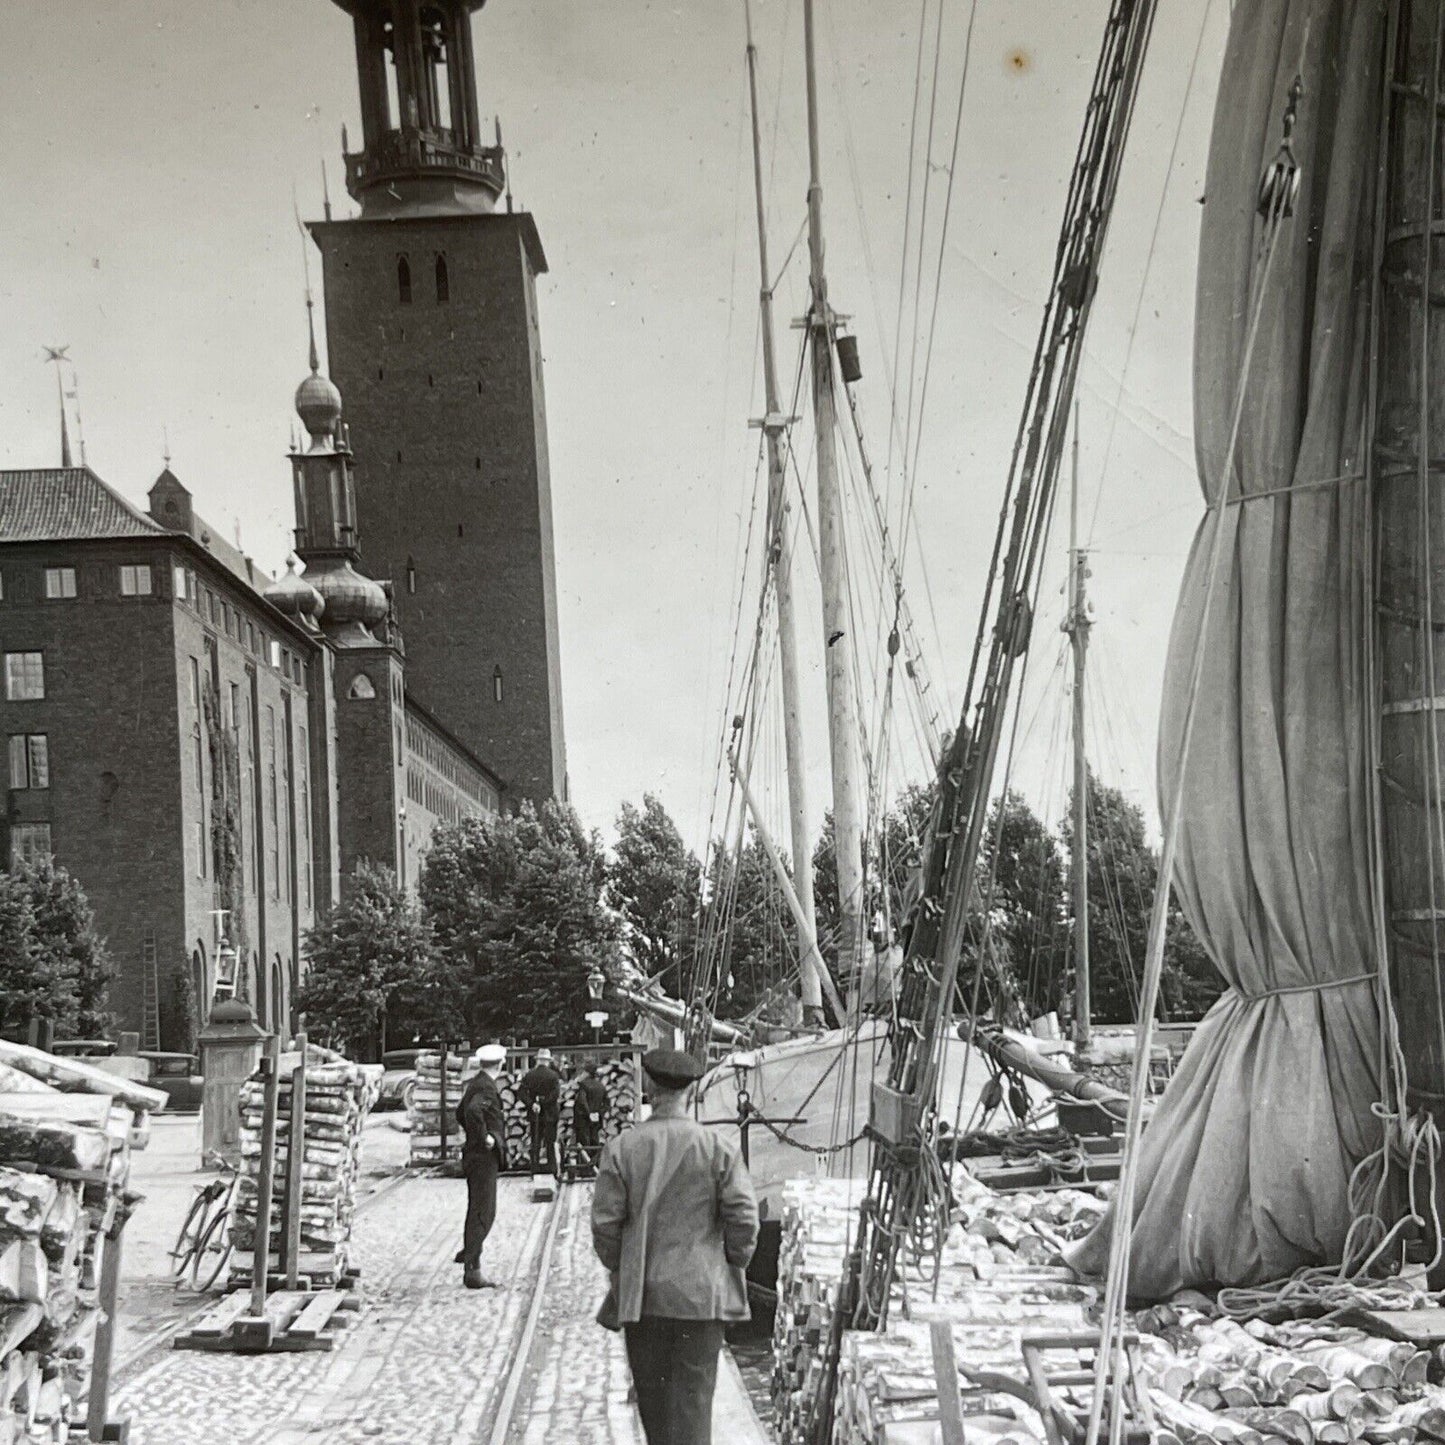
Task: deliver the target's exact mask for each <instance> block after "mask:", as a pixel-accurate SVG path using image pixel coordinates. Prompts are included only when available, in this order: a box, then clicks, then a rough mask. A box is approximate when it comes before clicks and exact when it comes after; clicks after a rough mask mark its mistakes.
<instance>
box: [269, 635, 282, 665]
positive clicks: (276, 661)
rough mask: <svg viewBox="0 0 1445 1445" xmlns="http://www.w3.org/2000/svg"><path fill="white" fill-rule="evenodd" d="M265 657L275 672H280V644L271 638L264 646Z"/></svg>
mask: <svg viewBox="0 0 1445 1445" xmlns="http://www.w3.org/2000/svg"><path fill="white" fill-rule="evenodd" d="M266 655H267V656H268V657H269V658H270V660H271V666H272V667H274V668H275V669H276V671H277V672H280V671H281V644H280V643H279V642H277V641H276V639H275V638H274V637H273V638H271V640H270V641H269V642H268V643H267V645H266Z"/></svg>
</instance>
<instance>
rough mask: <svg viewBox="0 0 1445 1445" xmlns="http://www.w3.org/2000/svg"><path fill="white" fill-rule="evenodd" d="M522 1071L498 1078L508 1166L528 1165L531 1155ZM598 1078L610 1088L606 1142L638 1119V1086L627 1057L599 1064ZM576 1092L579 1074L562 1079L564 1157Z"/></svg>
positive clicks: (560, 1147) (560, 1149) (561, 1152)
mask: <svg viewBox="0 0 1445 1445" xmlns="http://www.w3.org/2000/svg"><path fill="white" fill-rule="evenodd" d="M522 1078H523V1073H522V1071H517V1072H515V1073H507V1074H503V1075H501V1076H500V1077H499V1078H498V1079H497V1087H498V1089H499V1090H500V1091H501V1095H502V1107H503V1109H505V1110H506V1119H507V1139H506V1157H507V1168H509V1169H525V1168H527V1167H529V1165H530V1163H531V1158H532V1116H531V1113H530V1112H529V1111H528V1109H527V1105H526V1104H525V1103H524V1102H523V1100H522V1096H521V1094H520V1092H519V1090H520V1086H521V1083H522ZM597 1078H598V1080H599V1081H600V1082H601V1084H602V1086H603V1088H605V1089H606V1090H607V1108H606V1109H605V1110H604V1111H603V1114H602V1142H603V1143H604V1144H605V1143H606V1142H607V1140H609V1139H611V1138H612V1137H613V1135H615V1134H620V1133H621V1132H622V1131H623V1130H624V1129H626V1128H628V1127H629V1126H630V1125H631V1124H632V1123H633V1122H634V1121H635V1119H636V1114H637V1086H636V1080H635V1076H634V1073H633V1068H632V1065H631V1063H630V1062H628V1061H627V1060H626V1059H609V1060H608V1061H607V1062H606V1063H603V1064H600V1065H598V1067H597ZM576 1095H577V1076H576V1075H572V1076H569V1077H568V1078H565V1079H563V1080H562V1097H561V1113H560V1116H559V1119H558V1124H557V1151H558V1157H559V1158H561V1159H565V1158H566V1157H567V1154H568V1152H569V1151H570V1150H571V1148H572V1144H573V1139H574V1130H573V1101H574V1100H575V1098H576Z"/></svg>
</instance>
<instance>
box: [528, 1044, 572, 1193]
mask: <svg viewBox="0 0 1445 1445" xmlns="http://www.w3.org/2000/svg"><path fill="white" fill-rule="evenodd" d="M517 1093H518V1094H519V1095H520V1096H521V1099H522V1103H523V1104H525V1105H526V1108H527V1113H528V1114H529V1115H530V1117H531V1120H532V1173H533V1174H540V1173H541V1172H542V1161H543V1158H544V1156H545V1158H546V1162H547V1168H548V1169H550V1170H551V1172H552V1174H553V1176H554V1177H555V1178H557V1179H561V1177H562V1166H561V1165H560V1164H559V1163H558V1162H557V1123H558V1120H559V1119H560V1118H561V1116H562V1076H561V1074H559V1073H558V1072H557V1071H556V1069H554V1068H553V1067H552V1051H551V1050H550V1049H538V1050H537V1062H536V1063H535V1064H533V1066H532V1067H531V1068H530V1069H528V1070H527V1072H526V1073H525V1074H523V1075H522V1082H521V1083H520V1084H519V1085H518V1086H517Z"/></svg>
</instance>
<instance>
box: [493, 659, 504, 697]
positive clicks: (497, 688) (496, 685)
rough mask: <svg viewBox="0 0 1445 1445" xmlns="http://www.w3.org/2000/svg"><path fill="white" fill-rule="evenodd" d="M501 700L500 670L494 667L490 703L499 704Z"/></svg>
mask: <svg viewBox="0 0 1445 1445" xmlns="http://www.w3.org/2000/svg"><path fill="white" fill-rule="evenodd" d="M501 700H502V669H501V668H500V667H494V668H493V669H492V701H493V702H501Z"/></svg>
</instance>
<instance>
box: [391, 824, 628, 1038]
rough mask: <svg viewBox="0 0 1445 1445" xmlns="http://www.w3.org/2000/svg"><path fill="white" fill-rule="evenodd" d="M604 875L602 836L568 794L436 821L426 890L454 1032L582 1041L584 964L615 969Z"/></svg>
mask: <svg viewBox="0 0 1445 1445" xmlns="http://www.w3.org/2000/svg"><path fill="white" fill-rule="evenodd" d="M606 880H607V860H606V856H605V854H604V853H603V850H602V843H601V840H600V839H599V838H598V836H597V835H596V833H589V832H588V831H587V830H586V829H584V828H583V826H582V824H581V822H580V821H579V820H578V817H577V815H576V813H574V812H573V811H572V809H571V808H570V807H568V806H566V805H565V804H561V803H557V802H554V801H551V800H549V801H547V802H546V803H544V804H543V805H542V808H541V809H540V811H539V810H537V809H535V808H533V807H532V806H531V805H530V804H524V805H523V806H522V809H521V811H520V812H519V813H516V814H514V815H510V816H506V817H487V818H466V819H463V820H461V821H460V822H458V823H455V824H451V825H449V826H447V827H443V828H439V829H438V830H437V831H436V833H435V834H434V835H433V837H432V846H431V850H430V852H429V853H428V854H427V861H426V863H425V865H424V866H423V869H422V874H421V879H420V883H419V892H420V897H421V904H422V909H423V912H424V914H425V916H426V918H427V920H428V922H429V924H430V927H431V930H432V937H433V940H434V947H435V950H436V959H437V966H436V970H435V973H434V975H433V978H434V991H435V997H436V999H437V1006H438V1008H439V1010H441V1011H442V1012H443V1013H444V1015H445V1018H446V1021H447V1023H448V1026H449V1030H450V1031H451V1032H452V1033H453V1036H455V1037H485V1036H487V1035H496V1034H503V1033H513V1034H521V1035H526V1036H529V1037H546V1038H553V1039H562V1040H564V1041H567V1040H576V1041H578V1042H583V1041H585V1039H586V1037H587V1034H588V1031H587V1027H586V1020H585V1018H584V1015H585V1014H586V1012H587V1009H588V1007H589V1003H590V999H589V997H588V993H587V975H588V974H589V973H590V972H591V971H592V968H593V966H594V965H596V966H598V967H600V968H601V970H602V972H603V973H604V974H607V975H609V976H615V975H616V973H617V971H618V927H617V922H616V920H615V919H614V918H613V917H612V915H611V914H610V913H609V912H608V911H607V909H606V908H605V907H604V905H603V901H602V893H603V887H604V884H605V883H606Z"/></svg>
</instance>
